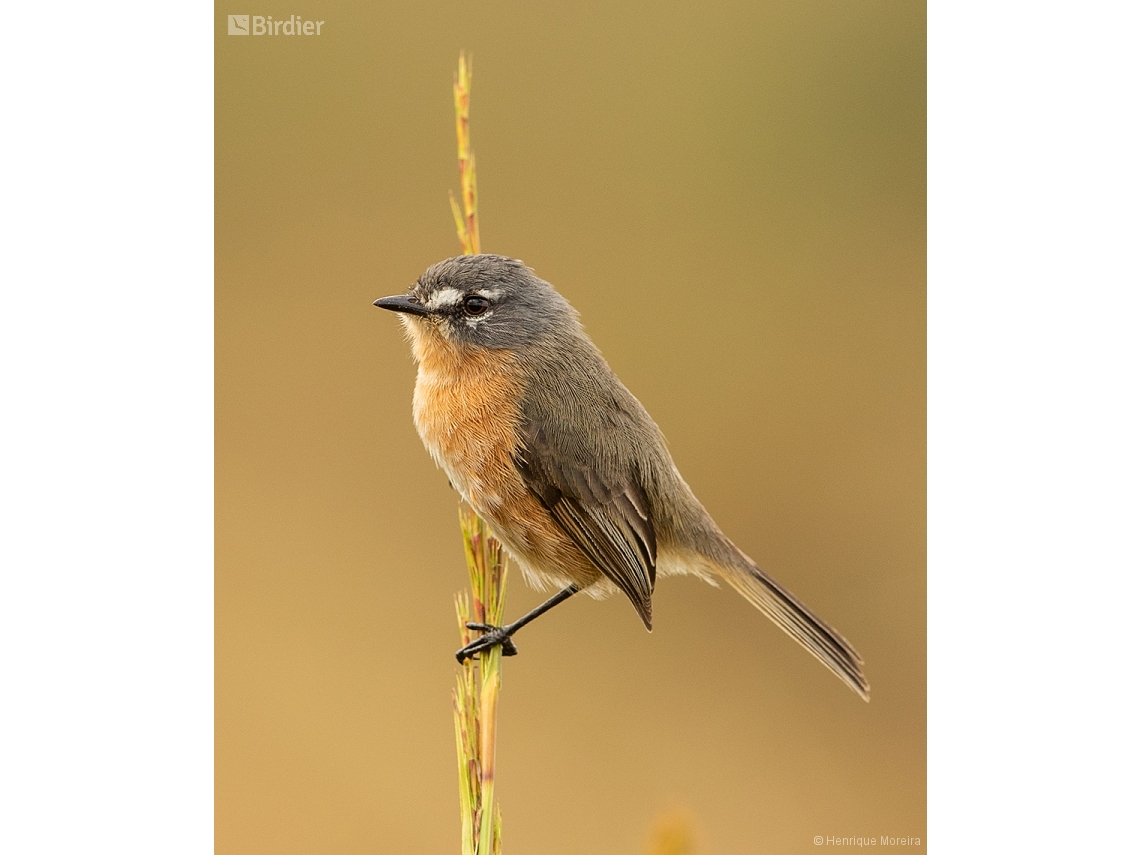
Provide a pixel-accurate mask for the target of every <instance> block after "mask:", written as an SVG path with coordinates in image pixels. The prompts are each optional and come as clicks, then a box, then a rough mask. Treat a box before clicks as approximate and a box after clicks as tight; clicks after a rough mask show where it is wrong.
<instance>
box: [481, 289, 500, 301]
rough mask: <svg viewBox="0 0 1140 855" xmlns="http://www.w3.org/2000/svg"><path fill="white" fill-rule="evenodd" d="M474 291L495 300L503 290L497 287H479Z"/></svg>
mask: <svg viewBox="0 0 1140 855" xmlns="http://www.w3.org/2000/svg"><path fill="white" fill-rule="evenodd" d="M475 293H476V294H478V295H479V296H480V297H486V298H487V299H488V300H497V299H499V298H500V297H501V296H503V292H502V290H501V289H499V288H480V289H479V290H478V291H476V292H475Z"/></svg>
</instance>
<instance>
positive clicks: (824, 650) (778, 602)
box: [717, 550, 871, 701]
mask: <svg viewBox="0 0 1140 855" xmlns="http://www.w3.org/2000/svg"><path fill="white" fill-rule="evenodd" d="M737 552H738V554H739V556H740V559H741V560H740V561H736V562H733V563H732V564H729V565H725V564H721V565H720V566H719V567H718V568H717V569H718V570H719V571H720V575H721V576H722V577H723V578H724V580H725V581H726V582H727V583H728V584H729V585H731V586H732V587H733V588H735V589H736V590H737V591H738V592H739V593H740V595H741V596H742V597H744V599H746V600H748V602H750V603H752V605H754V606H756V608H758V609H759V610H760V611H762V612H763V613H764V614H766V615H767V616H768V617H769V618H771V619H772V621H773V622H774V623H775V624H776V626H778V627H780V629H782V630H783V631H784V632H786V633H787V634H788V635H790V636H791V637H792V638H794V639H795V640H796V641H798V642H799V643H800V644H802V645H803V646H804V647H805V648H807V651H808V652H809V653H811V655H812V656H814V657H815V658H816V659H818V660H819V661H820V662H822V663H823V664H824V665H826V666H827V667H828V668H830V669H831V670H832V671H834V672H835V676H837V677H838V678H839V679H840V680H842V681H843V682H844V683H846V684H847V685H848V686H850V687H851V688H852V689H854V690H855V692H856V693H857V694H858V695H859V697H861V698H862V699H863V700H865V701H870V700H871V685H870V684H869V683H868V682H867V678H866V677H865V676H864V675H863V657H862V656H860V655H859V654H858V653H857V652H856V651H855V648H854V647H852V646H851V645H850V644H848V643H847V639H845V638H844V637H843V636H842V635H840V634H839V633H838V632H836V631H835V630H834V629H832V628H831V627H830V626H828V624H827V622H826V621H824V620H823V619H821V618H819V617H817V616H816V615H815V614H814V613H813V612H812V610H811V609H809V608H808V607H807V606H805V605H804V604H803V603H801V602H800V601H799V600H798V599H797V598H796V597H795V595H794V594H792V592H791V591H789V590H788V589H787V588H785V587H784V586H783V585H781V584H780V583H779V582H777V581H776V580H775V579H773V578H772V577H771V576H769V575H768V574H767V573H765V572H764V571H763V570H761V569H760V568H759V567H757V566H756V565H755V564H754V563H752V561H751V560H749V559H748V558H747V556H745V555H744V553H741V552H739V550H738V551H737Z"/></svg>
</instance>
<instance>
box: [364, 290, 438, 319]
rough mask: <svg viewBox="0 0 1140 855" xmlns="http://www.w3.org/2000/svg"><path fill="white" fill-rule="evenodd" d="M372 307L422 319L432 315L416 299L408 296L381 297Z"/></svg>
mask: <svg viewBox="0 0 1140 855" xmlns="http://www.w3.org/2000/svg"><path fill="white" fill-rule="evenodd" d="M372 305H373V306H379V307H380V308H381V309H388V310H389V311H392V312H406V313H407V314H409V315H419V316H420V317H421V318H422V317H427V316H428V315H429V314H431V313H430V312H428V310H427V309H425V308H424V307H423V306H422V305H421V304H420V302H419V301H418V300H416V298H415V297H409V296H408V295H407V294H399V295H397V296H395V297H381V298H380V299H379V300H377V301H376V302H375V303H373V304H372Z"/></svg>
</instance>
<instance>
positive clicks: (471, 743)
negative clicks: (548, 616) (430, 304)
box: [451, 54, 507, 855]
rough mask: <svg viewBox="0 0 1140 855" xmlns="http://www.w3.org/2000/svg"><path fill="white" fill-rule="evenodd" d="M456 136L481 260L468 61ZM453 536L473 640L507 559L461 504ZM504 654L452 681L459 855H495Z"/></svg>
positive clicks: (462, 234)
mask: <svg viewBox="0 0 1140 855" xmlns="http://www.w3.org/2000/svg"><path fill="white" fill-rule="evenodd" d="M453 91H454V96H455V136H456V141H457V143H458V150H459V181H460V196H461V197H462V200H463V201H462V206H461V205H460V203H459V202H457V201H456V199H455V195H454V194H451V212H452V215H453V216H454V217H455V229H456V233H457V234H458V236H459V243H460V246H461V247H462V248H463V253H464V254H466V255H471V254H474V253H478V252H479V218H478V196H477V193H476V185H475V153H474V152H473V151H472V150H471V127H470V114H471V61H470V59H469V58H468V57H466V56H464V55H463V54H460V55H459V70H458V72H457V73H456V75H455V85H454V90H453ZM459 528H460V531H461V532H462V533H463V549H464V552H465V554H466V557H467V571H468V575H469V576H470V581H471V593H470V595H466V594H460V595H458V596H457V597H456V599H455V612H456V617H457V618H458V620H459V637H460V641H461V642H462V644H464V645H466V644H468V643H470V642H471V641H472V640H473V633H472V631H471V630H469V629H468V628H467V624H468V622H475V623H487V624H494V625H495V626H499V625H501V624H502V622H503V605H504V598H505V596H506V584H507V555H506V553H505V552H504V551H503V547H502V545H501V544H500V543H499V542H498V541H497V540H495V538H494V537H492V536H491V532H490V531H489V530H488V528H487V524H486V523H485V522H483V520H482V519H480V517H479V515H478V514H476V513H475V511H473V510H472V509H471V508H470V507H468V506H467V505H466V504H465V503H461V504H460V508H459ZM502 655H503V654H502V649H501V648H499V647H494V648H492V649H491V650H489V651H485V652H483V653H481V654H479V658H478V660H477V661H476V660H471V659H468V660H467V661H465V662H464V663H463V665H462V666H461V670H460V672H459V674H457V675H456V686H455V691H454V692H453V694H452V704H453V708H454V713H455V743H456V754H457V757H458V768H459V808H460V815H461V822H462V837H461V841H462V853H463V855H499V853H500V849H501V846H502V817H501V815H500V814H499V808H498V805H496V804H495V741H496V735H497V714H498V707H499V690H500V689H501V687H502V682H503V681H502Z"/></svg>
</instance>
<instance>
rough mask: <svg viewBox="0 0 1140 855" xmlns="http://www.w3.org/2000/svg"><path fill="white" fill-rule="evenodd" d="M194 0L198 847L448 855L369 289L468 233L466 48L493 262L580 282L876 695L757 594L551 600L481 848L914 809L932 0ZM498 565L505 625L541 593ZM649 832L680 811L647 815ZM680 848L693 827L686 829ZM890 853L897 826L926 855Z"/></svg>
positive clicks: (642, 837) (388, 286)
mask: <svg viewBox="0 0 1140 855" xmlns="http://www.w3.org/2000/svg"><path fill="white" fill-rule="evenodd" d="M234 11H235V10H234V9H231V8H228V7H225V8H223V7H221V6H219V7H217V8H216V15H215V18H216V20H215V25H216V26H215V33H216V201H217V206H216V310H217V324H216V335H217V339H216V341H217V351H216V376H217V422H216V426H217V431H216V461H217V464H216V465H217V491H216V513H217V528H216V532H217V534H216V536H217V570H216V573H217V577H216V597H217V603H216V627H217V642H216V689H217V694H216V740H217V748H216V776H217V777H216V806H217V810H216V835H217V851H218V852H219V853H223V855H229V853H262V852H264V853H302V852H304V853H310V852H313V853H315V852H321V853H324V852H337V853H365V852H367V853H375V852H384V853H388V852H392V853H407V855H414V853H442V852H458V831H459V819H458V796H457V783H456V771H455V758H454V751H455V745H454V737H453V732H452V721H451V701H450V695H449V693H450V690H451V686H452V682H453V681H452V674H453V672H454V670H455V668H456V666H455V663H454V660H453V658H452V653H453V651H454V650H455V648H456V647H457V646H458V639H457V633H456V629H455V618H454V613H453V609H452V596H453V594H454V593H455V592H457V591H459V590H461V589H463V588H464V586H465V584H466V571H465V569H464V564H463V558H462V549H461V541H460V535H459V528H458V525H457V521H456V496H455V494H454V493H453V492H452V491H451V490H450V489H449V488H448V485H447V481H446V478H445V477H444V475H443V474H442V473H441V472H439V471H437V470H436V469H435V468H434V466H433V464H432V463H431V461H430V459H429V458H428V456H427V453H426V452H425V451H424V450H423V448H422V446H421V445H420V442H419V439H418V437H417V436H416V433H415V429H414V427H413V425H412V419H411V394H412V385H413V380H414V368H413V364H412V360H411V357H410V354H409V352H408V348H407V345H406V343H405V341H404V340H403V337H402V335H401V333H400V330H399V325H398V323H397V320H396V318H394V317H392V316H391V315H390V314H388V313H384V312H381V311H379V310H377V309H375V308H373V307H372V305H371V303H372V301H373V300H374V299H376V298H377V297H380V296H383V295H387V294H391V293H396V292H400V291H402V290H404V289H405V288H406V287H407V286H408V284H409V283H411V282H412V281H413V280H414V279H415V278H416V277H417V276H418V275H419V274H420V273H421V272H422V271H423V269H424V268H426V267H427V266H428V265H429V264H431V263H433V262H435V261H438V260H440V259H441V258H445V257H448V256H451V255H455V254H458V252H459V249H458V244H457V241H456V238H455V234H454V227H453V224H452V220H451V214H450V211H449V208H448V202H447V191H448V189H455V190H458V186H459V184H458V175H457V170H456V165H455V150H454V147H455V138H454V118H453V113H452V103H451V79H452V73H453V71H454V68H455V63H456V59H457V57H458V54H459V51H460V50H461V49H466V50H470V51H471V52H472V54H473V56H474V71H475V76H474V94H473V99H472V139H473V146H474V150H475V152H476V155H477V157H478V169H479V191H480V217H481V229H482V239H483V247H484V249H485V250H486V251H491V252H499V253H503V254H507V255H511V256H515V257H518V258H521V259H523V260H524V261H526V263H527V264H529V265H530V266H532V267H533V268H534V269H535V270H536V272H537V273H538V274H539V275H540V276H542V277H543V278H545V279H547V280H548V281H550V282H552V283H553V284H554V285H555V287H556V288H558V289H559V290H560V291H561V292H562V293H563V294H564V295H566V297H567V298H568V299H569V300H570V301H571V302H572V303H573V304H574V305H575V306H576V307H577V308H578V309H579V310H580V312H581V313H582V317H583V320H584V322H585V325H586V328H587V330H588V331H589V332H590V334H591V335H592V336H593V338H594V340H595V341H596V342H597V343H598V345H599V346H600V347H601V349H602V351H603V352H604V353H605V355H606V356H607V358H608V359H609V361H610V364H611V365H612V366H613V368H614V370H615V371H616V372H617V373H618V375H619V376H620V377H621V378H622V379H623V380H624V382H625V383H626V385H627V386H629V388H630V389H631V390H632V391H633V392H634V393H635V394H636V395H637V396H638V397H639V398H640V399H641V401H642V402H643V403H644V404H645V406H646V408H647V409H648V410H649V412H650V413H651V414H652V415H653V416H654V418H655V419H656V420H657V422H658V423H659V424H660V425H661V427H662V429H663V430H664V432H665V434H666V436H668V437H669V440H670V446H671V449H672V452H673V455H674V458H675V459H676V461H677V464H678V466H679V467H680V469H681V471H682V473H683V474H684V475H685V477H686V479H687V480H688V481H689V483H690V484H691V485H692V487H693V489H694V490H695V492H696V493H697V495H698V496H699V497H700V498H701V499H702V501H703V502H704V503H705V505H706V507H708V509H709V510H710V512H711V513H712V514H713V516H714V517H715V518H716V519H717V520H718V522H719V523H720V525H721V527H722V528H723V529H724V530H725V531H726V532H727V533H728V535H729V536H730V537H732V538H733V539H734V540H735V541H736V543H737V544H738V545H739V546H740V547H741V548H742V549H744V550H745V551H746V552H747V553H749V554H750V555H751V556H752V557H753V558H755V559H756V560H757V562H759V563H760V564H761V566H763V567H765V568H766V569H768V570H769V571H770V572H772V573H773V574H774V575H775V576H776V578H778V579H779V580H780V581H782V582H783V583H784V584H785V585H787V586H788V587H789V588H791V589H792V590H793V591H794V592H796V593H797V594H798V595H799V596H800V597H801V598H803V599H804V600H805V601H806V602H807V603H808V604H809V605H810V606H811V607H812V608H813V609H815V610H816V611H817V612H819V613H820V614H821V615H822V616H824V617H825V618H826V619H828V620H829V621H830V622H832V623H833V624H834V625H835V626H836V627H837V628H839V630H840V631H841V632H843V633H844V634H845V635H846V636H847V638H848V639H849V640H850V641H851V642H852V643H853V644H854V645H855V646H856V647H857V648H858V649H859V651H860V652H861V653H862V654H863V655H864V657H865V658H866V660H867V674H868V676H869V678H870V681H871V685H872V698H873V700H872V702H871V703H870V704H869V705H868V704H864V703H863V702H862V701H860V700H859V699H858V698H857V697H856V696H855V695H854V694H853V693H852V692H851V691H849V690H848V689H846V688H845V687H844V686H843V685H842V684H841V683H840V682H839V681H838V680H837V679H835V677H833V676H832V675H831V674H830V673H828V672H827V670H826V669H825V668H824V667H823V666H822V665H820V664H819V663H817V662H816V661H815V660H814V659H812V658H811V657H810V656H809V655H808V654H807V653H805V652H804V651H803V650H801V649H800V648H799V647H798V646H797V645H796V644H795V643H794V642H792V641H791V640H790V639H788V638H787V637H786V636H784V635H783V634H782V633H781V632H779V631H778V630H777V629H776V628H775V627H774V626H772V625H771V624H770V623H769V622H768V621H767V620H766V619H765V618H764V617H762V616H761V615H760V614H759V613H758V612H756V611H755V610H753V609H752V608H751V607H750V606H749V605H748V604H747V603H745V602H744V601H743V600H742V599H741V598H739V597H738V596H737V595H735V594H734V593H732V592H731V591H728V590H723V589H719V590H718V589H714V588H710V587H707V586H705V585H704V584H702V583H700V582H698V581H696V580H692V579H667V580H664V581H663V582H662V584H661V585H659V587H658V589H657V594H656V596H655V598H654V599H655V609H654V616H655V629H654V632H653V633H652V635H650V634H647V633H646V632H645V630H644V629H643V628H642V627H641V625H640V622H639V621H638V620H637V618H636V615H635V614H634V612H633V610H632V609H631V608H630V606H629V604H628V603H627V602H626V601H625V600H624V599H623V598H615V599H611V600H609V601H606V602H603V603H597V602H594V601H592V600H588V599H585V598H583V599H581V600H575V601H571V602H570V603H568V604H566V605H564V606H561V607H559V608H558V609H557V610H555V611H554V612H552V613H551V614H550V615H548V616H547V617H544V618H543V619H541V620H540V621H538V622H537V623H536V624H535V625H534V626H532V627H528V628H527V629H526V630H524V631H523V632H522V633H520V635H519V637H518V643H519V648H520V651H521V655H520V656H518V657H517V658H515V659H511V660H508V661H507V662H506V663H505V683H504V691H503V696H502V701H501V718H500V744H499V780H498V785H497V789H496V795H497V797H498V798H499V800H500V804H501V805H502V810H503V817H504V842H505V849H506V851H507V852H514V853H527V852H530V853H544V855H560V854H561V853H597V855H609V853H613V855H618V854H619V853H621V855H633V853H641V852H643V851H645V849H646V846H647V842H648V841H649V840H650V839H651V838H652V837H653V835H654V833H655V832H654V831H653V829H654V828H655V823H656V824H658V825H659V824H660V822H661V820H660V817H662V816H664V817H670V816H675V815H679V816H684V817H689V818H691V820H686V822H689V824H690V825H691V830H690V831H685V832H684V834H690V833H691V837H692V851H693V852H694V853H696V855H733V853H741V854H742V855H743V854H744V853H758V852H808V851H816V850H817V847H816V846H815V845H814V843H813V838H814V837H815V836H816V835H821V836H824V837H827V836H850V835H859V836H875V837H879V836H880V835H891V836H902V837H907V836H910V837H915V836H917V837H921V838H922V842H923V844H924V845H923V846H922V847H917V849H920V850H924V849H925V842H926V833H925V832H926V822H925V810H926V796H925V694H926V671H925V624H926V621H925V592H926V587H925V507H926V498H925V305H926V304H925V228H926V223H925V220H926V207H925V110H926V102H925V85H926V82H925V81H926V75H925V26H926V20H925V6H924V4H922V3H903V2H881V3H859V4H855V3H823V2H804V0H797V2H754V0H753V2H706V3H695V2H692V3H668V4H660V5H656V6H651V5H649V4H644V3H630V2H628V0H622V2H612V0H611V2H608V3H546V4H534V3H523V2H513V3H508V2H504V3H498V4H470V3H431V4H413V3H401V4H393V3H383V2H380V3H377V2H370V3H345V2H342V3H337V4H335V6H334V5H329V6H327V7H321V6H318V5H315V4H311V3H299V4H291V5H289V6H284V5H282V6H279V7H275V8H265V9H255V8H250V9H248V10H236V11H249V12H250V13H256V14H264V15H273V17H274V18H288V17H289V15H300V16H301V17H303V18H308V19H314V20H324V21H325V22H326V23H325V24H324V26H323V27H322V34H321V35H320V36H319V37H308V38H305V37H292V38H289V37H284V36H278V37H234V36H227V35H226V31H227V30H226V15H227V14H230V13H232V12H234ZM540 599H541V597H540V595H539V594H537V593H535V592H532V591H529V590H527V589H526V588H525V587H524V586H523V583H522V580H521V577H520V576H518V575H517V574H516V575H515V576H514V577H513V579H512V583H511V585H510V588H509V591H508V598H507V613H508V616H509V617H514V616H517V615H518V614H521V613H522V611H523V610H525V609H526V608H529V607H531V606H533V605H535V604H537V603H538V602H539V601H540ZM669 833H672V832H669ZM677 833H678V834H681V833H682V832H677ZM910 851H916V847H910Z"/></svg>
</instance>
